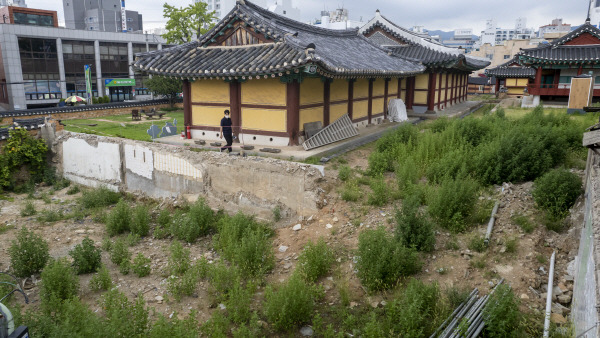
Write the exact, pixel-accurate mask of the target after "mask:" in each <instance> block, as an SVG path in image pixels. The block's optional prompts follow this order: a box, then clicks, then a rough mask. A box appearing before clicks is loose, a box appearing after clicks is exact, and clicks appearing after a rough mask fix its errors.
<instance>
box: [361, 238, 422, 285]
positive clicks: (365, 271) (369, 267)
mask: <svg viewBox="0 0 600 338" xmlns="http://www.w3.org/2000/svg"><path fill="white" fill-rule="evenodd" d="M356 267H357V268H358V277H359V278H360V280H361V282H362V283H363V285H364V286H365V287H367V288H368V289H370V290H381V289H387V288H389V287H392V286H393V285H394V284H395V283H396V281H397V280H398V278H400V277H402V276H408V275H412V274H414V273H416V272H418V271H419V270H420V269H421V262H420V260H419V256H418V255H417V252H416V250H414V249H412V248H407V247H405V246H404V245H402V243H400V242H398V241H396V240H395V239H394V238H393V236H391V235H388V233H387V232H386V230H385V228H383V227H379V228H377V229H375V230H366V231H363V232H362V233H361V234H360V235H359V236H358V262H357V264H356Z"/></svg>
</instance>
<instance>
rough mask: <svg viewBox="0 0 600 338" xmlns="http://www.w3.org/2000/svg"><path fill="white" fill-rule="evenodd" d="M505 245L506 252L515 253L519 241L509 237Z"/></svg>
mask: <svg viewBox="0 0 600 338" xmlns="http://www.w3.org/2000/svg"><path fill="white" fill-rule="evenodd" d="M505 246H506V253H516V252H517V249H518V247H519V242H518V241H517V239H516V238H510V239H508V240H506V243H505Z"/></svg>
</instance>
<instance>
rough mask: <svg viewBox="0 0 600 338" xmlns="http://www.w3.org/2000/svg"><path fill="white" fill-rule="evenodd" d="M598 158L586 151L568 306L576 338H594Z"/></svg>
mask: <svg viewBox="0 0 600 338" xmlns="http://www.w3.org/2000/svg"><path fill="white" fill-rule="evenodd" d="M599 249H600V156H598V155H596V154H595V152H593V151H589V153H588V162H587V167H586V177H585V214H584V224H583V227H582V229H581V238H580V241H579V251H578V253H577V259H576V261H575V271H574V272H575V275H574V277H575V284H574V287H573V303H572V306H571V311H572V321H573V324H574V326H575V335H576V336H577V337H598V336H599V334H600V327H598V326H597V325H596V323H598V322H599V321H600V316H599V313H598V308H597V304H598V300H599V299H600V294H599V292H598V291H599V290H598V280H599V278H600V266H598V262H600V250H599Z"/></svg>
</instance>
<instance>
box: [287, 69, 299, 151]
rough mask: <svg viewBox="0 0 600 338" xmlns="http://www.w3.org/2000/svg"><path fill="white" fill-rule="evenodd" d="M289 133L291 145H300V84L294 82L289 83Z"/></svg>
mask: <svg viewBox="0 0 600 338" xmlns="http://www.w3.org/2000/svg"><path fill="white" fill-rule="evenodd" d="M286 93H287V100H286V101H287V102H286V103H287V132H288V135H289V138H290V141H289V145H291V146H295V145H298V131H299V127H298V126H299V124H300V83H299V82H298V81H296V80H292V81H291V82H288V83H287V87H286Z"/></svg>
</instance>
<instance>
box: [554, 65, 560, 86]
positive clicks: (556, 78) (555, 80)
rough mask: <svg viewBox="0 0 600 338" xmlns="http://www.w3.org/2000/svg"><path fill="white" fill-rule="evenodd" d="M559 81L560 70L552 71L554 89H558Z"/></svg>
mask: <svg viewBox="0 0 600 338" xmlns="http://www.w3.org/2000/svg"><path fill="white" fill-rule="evenodd" d="M559 81H560V69H556V70H554V88H558V84H559Z"/></svg>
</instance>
